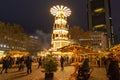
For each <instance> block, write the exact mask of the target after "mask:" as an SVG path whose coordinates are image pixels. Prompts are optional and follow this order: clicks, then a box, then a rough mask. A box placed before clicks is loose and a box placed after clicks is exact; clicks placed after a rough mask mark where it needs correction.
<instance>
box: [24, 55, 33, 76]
mask: <svg viewBox="0 0 120 80" xmlns="http://www.w3.org/2000/svg"><path fill="white" fill-rule="evenodd" d="M32 62H33V60H32V59H31V58H30V57H29V56H27V59H26V61H25V63H26V67H27V73H28V74H29V73H31V72H32Z"/></svg>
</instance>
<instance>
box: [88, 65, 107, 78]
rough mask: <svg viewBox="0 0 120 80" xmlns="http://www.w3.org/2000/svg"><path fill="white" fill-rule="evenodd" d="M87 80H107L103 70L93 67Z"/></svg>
mask: <svg viewBox="0 0 120 80" xmlns="http://www.w3.org/2000/svg"><path fill="white" fill-rule="evenodd" d="M89 80H108V78H107V76H106V70H105V68H103V67H102V68H99V67H94V68H93V71H92V73H91V76H90V78H89Z"/></svg>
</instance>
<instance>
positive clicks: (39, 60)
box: [38, 57, 42, 68]
mask: <svg viewBox="0 0 120 80" xmlns="http://www.w3.org/2000/svg"><path fill="white" fill-rule="evenodd" d="M40 66H42V57H39V58H38V68H39V67H40Z"/></svg>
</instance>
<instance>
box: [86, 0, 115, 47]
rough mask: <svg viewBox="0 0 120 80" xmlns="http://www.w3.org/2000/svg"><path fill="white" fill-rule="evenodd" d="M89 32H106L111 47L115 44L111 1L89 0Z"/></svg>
mask: <svg viewBox="0 0 120 80" xmlns="http://www.w3.org/2000/svg"><path fill="white" fill-rule="evenodd" d="M87 13H88V26H89V30H92V31H100V32H104V34H105V35H107V37H108V38H107V39H108V40H107V43H108V45H109V47H110V46H111V45H113V44H114V38H113V26H112V22H111V21H112V17H111V8H110V0H87Z"/></svg>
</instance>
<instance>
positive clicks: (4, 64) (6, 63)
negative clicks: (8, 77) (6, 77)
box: [1, 57, 9, 73]
mask: <svg viewBox="0 0 120 80" xmlns="http://www.w3.org/2000/svg"><path fill="white" fill-rule="evenodd" d="M8 68H9V61H8V57H4V58H3V60H2V70H1V73H2V72H3V71H4V70H5V73H7V69H8Z"/></svg>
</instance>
